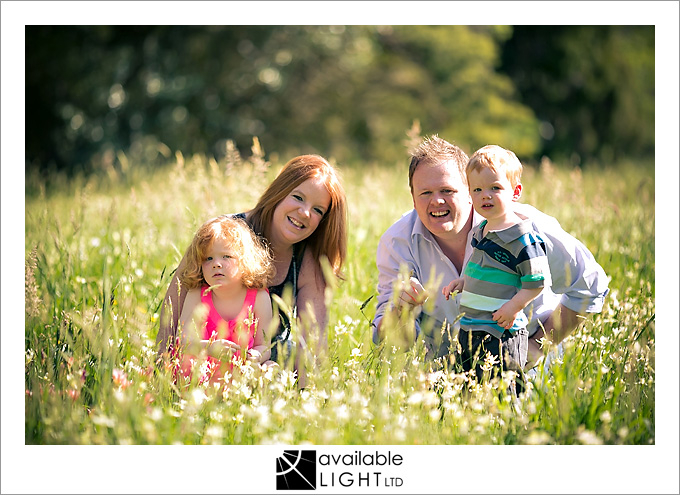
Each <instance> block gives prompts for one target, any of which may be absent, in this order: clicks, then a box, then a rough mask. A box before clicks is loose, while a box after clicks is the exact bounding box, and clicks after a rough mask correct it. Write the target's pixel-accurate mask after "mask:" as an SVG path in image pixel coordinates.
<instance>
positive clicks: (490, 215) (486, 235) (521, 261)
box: [442, 145, 550, 379]
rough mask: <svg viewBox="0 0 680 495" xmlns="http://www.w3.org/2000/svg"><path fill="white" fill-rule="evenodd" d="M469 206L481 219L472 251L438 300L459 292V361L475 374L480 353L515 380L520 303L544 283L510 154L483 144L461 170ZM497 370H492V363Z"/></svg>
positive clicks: (523, 338)
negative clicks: (519, 209) (519, 205)
mask: <svg viewBox="0 0 680 495" xmlns="http://www.w3.org/2000/svg"><path fill="white" fill-rule="evenodd" d="M466 175H467V179H468V185H469V189H470V196H471V198H472V205H473V207H474V209H475V211H476V212H477V213H479V214H480V215H482V216H483V217H484V218H485V220H484V221H483V222H481V224H480V225H479V226H478V227H477V228H475V229H474V230H473V232H472V247H473V252H472V256H471V257H470V259H469V261H468V262H467V264H466V266H465V270H464V272H463V276H462V277H461V278H458V279H455V280H453V281H452V282H451V283H450V284H449V285H448V286H447V287H445V288H444V289H443V291H442V292H443V293H444V296H445V297H446V299H448V298H449V295H450V294H451V292H453V291H456V290H457V291H458V292H461V291H462V294H461V298H460V312H461V314H462V313H464V314H463V316H462V318H461V320H460V326H461V328H460V332H459V334H458V342H459V343H460V345H461V348H462V351H461V362H462V365H463V368H464V370H465V371H470V370H471V369H472V368H473V366H474V367H475V370H476V375H477V378H478V379H480V378H481V377H482V364H483V362H484V359H485V356H486V353H487V352H490V353H491V354H492V355H494V356H496V357H497V358H498V360H497V362H496V365H495V366H494V370H495V371H496V372H497V371H498V369H499V367H500V368H501V369H505V370H514V371H516V372H518V373H519V374H520V376H521V375H522V369H523V367H524V365H525V364H526V362H527V347H528V332H527V322H528V320H527V316H526V315H525V314H524V312H523V311H522V310H523V309H524V308H525V307H526V306H527V304H529V303H530V302H531V301H532V300H534V299H535V298H536V297H538V295H539V294H540V293H541V291H542V290H543V288H544V287H546V286H550V269H549V267H548V258H547V256H546V253H545V247H544V244H543V241H542V239H541V238H540V236H539V235H538V234H537V233H536V232H535V231H534V230H533V228H532V227H531V222H530V221H529V220H522V219H521V218H520V217H519V216H518V215H517V214H516V213H515V211H514V207H513V206H514V205H513V203H514V202H515V201H517V200H518V199H519V197H520V195H521V193H522V184H521V182H520V178H521V175H522V164H521V163H520V161H519V160H518V159H517V157H516V156H515V154H514V153H513V152H512V151H508V150H506V149H503V148H501V147H500V146H495V145H489V146H484V147H483V148H481V149H479V150H477V152H475V154H474V155H472V157H470V160H469V161H468V164H467V168H466ZM499 365H500V366H499Z"/></svg>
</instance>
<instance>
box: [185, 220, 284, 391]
mask: <svg viewBox="0 0 680 495" xmlns="http://www.w3.org/2000/svg"><path fill="white" fill-rule="evenodd" d="M185 258H186V259H187V264H186V266H185V267H184V269H183V270H182V272H181V273H180V275H179V278H180V281H181V283H182V284H183V285H184V286H185V287H186V288H187V289H188V293H187V296H186V300H185V301H184V306H183V308H182V313H181V315H180V329H181V338H182V340H183V344H186V351H187V352H186V353H185V357H184V360H183V362H182V370H183V374H184V375H185V376H189V375H190V373H191V368H192V364H193V362H194V361H195V357H194V356H195V355H196V354H198V353H199V352H200V351H201V350H202V349H205V350H206V351H207V355H208V357H207V361H206V362H205V369H202V370H201V378H200V381H201V382H202V381H208V380H209V381H210V383H215V382H217V381H219V380H221V379H222V378H223V377H224V373H225V372H226V371H230V370H231V369H232V366H233V362H234V361H236V360H244V359H249V360H252V361H255V362H258V363H261V362H264V361H266V360H267V359H269V355H270V350H269V345H268V344H269V342H268V339H267V338H265V332H266V331H267V330H268V327H269V324H270V322H271V320H272V304H271V299H270V297H269V293H268V292H267V289H266V287H267V284H268V282H269V279H270V278H271V276H272V273H273V264H272V260H271V255H270V254H269V251H268V250H267V248H265V247H264V246H263V244H262V243H261V242H260V241H259V240H258V238H257V237H256V236H255V234H254V233H253V231H252V230H251V229H250V228H249V227H248V226H247V225H246V224H245V223H244V222H243V221H242V220H240V219H237V218H233V217H228V216H220V217H217V218H214V219H212V220H209V221H207V222H206V223H205V224H203V225H202V226H201V227H200V228H199V229H198V232H196V235H195V236H194V239H193V241H192V242H191V245H190V246H189V249H188V250H187V252H186V255H185Z"/></svg>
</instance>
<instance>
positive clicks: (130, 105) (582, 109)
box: [26, 26, 654, 172]
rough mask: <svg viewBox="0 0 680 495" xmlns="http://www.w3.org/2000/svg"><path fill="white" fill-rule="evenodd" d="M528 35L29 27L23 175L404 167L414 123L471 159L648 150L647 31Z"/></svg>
mask: <svg viewBox="0 0 680 495" xmlns="http://www.w3.org/2000/svg"><path fill="white" fill-rule="evenodd" d="M552 28H554V27H551V29H552ZM622 28H623V27H622ZM524 29H526V27H520V28H516V29H515V33H516V34H515V37H518V36H519V39H518V40H515V39H514V38H515V37H512V38H511V36H513V28H511V27H508V26H27V27H26V95H27V96H26V157H27V167H28V168H29V169H38V170H43V169H45V168H47V167H49V166H54V167H56V168H57V169H60V170H66V171H69V172H78V171H85V172H92V171H97V170H98V169H99V168H100V167H104V168H106V167H111V166H113V165H116V160H117V159H118V158H117V153H118V152H119V151H123V152H125V153H126V154H127V155H128V158H129V162H130V163H133V164H135V165H140V166H154V165H156V164H159V163H162V162H163V161H164V158H166V157H169V156H170V155H171V153H172V151H175V150H180V151H182V152H184V153H204V154H207V155H213V156H215V157H216V158H218V159H220V158H221V157H222V156H224V155H225V154H226V151H227V141H228V140H231V141H233V142H234V143H235V144H236V146H237V147H238V148H239V149H240V150H242V151H243V152H244V154H247V152H248V150H249V149H250V146H251V143H252V138H253V136H258V137H259V138H260V141H261V143H262V146H263V147H264V149H265V150H266V151H267V152H270V153H272V152H274V151H275V152H276V153H277V154H279V155H280V156H281V157H282V159H286V158H288V157H290V156H293V155H295V154H299V153H309V152H315V153H320V154H322V155H325V156H328V157H334V158H336V159H337V160H338V161H340V162H343V163H350V162H366V161H380V162H384V163H388V164H389V163H395V162H401V163H403V161H404V160H405V157H406V154H405V149H404V144H403V143H404V140H405V138H406V131H407V130H408V129H409V128H410V127H411V125H412V123H413V122H414V121H419V122H420V124H421V126H422V130H423V133H424V134H430V133H438V134H440V135H441V136H442V137H444V138H446V139H449V140H452V141H455V142H456V143H458V144H459V145H460V146H461V147H463V148H464V149H466V150H467V151H469V152H471V151H474V150H475V149H476V148H478V147H479V146H482V145H484V144H487V143H498V144H501V145H503V146H506V147H509V148H511V149H513V150H514V151H515V152H516V153H517V154H518V155H519V156H520V158H522V159H525V158H530V157H534V156H537V155H539V153H541V152H544V153H552V152H558V151H560V152H562V151H564V150H575V151H576V152H577V153H580V154H586V153H596V152H602V153H604V154H606V153H607V152H606V151H602V150H606V149H609V150H611V151H609V153H610V154H612V153H616V152H619V151H621V152H627V151H628V150H629V149H632V147H634V146H637V148H635V149H636V150H638V151H640V152H644V151H645V150H647V149H648V147H649V146H648V143H649V142H650V137H651V143H652V146H653V136H654V133H653V126H652V127H651V129H649V128H648V129H641V128H640V125H639V123H640V122H642V123H645V122H647V120H646V115H647V114H648V113H649V112H650V111H651V112H652V115H653V93H652V94H651V99H650V98H648V97H647V96H644V97H643V98H642V100H641V99H640V94H641V93H645V91H646V88H648V86H649V82H650V81H649V80H647V79H645V78H648V76H649V70H648V69H649V64H650V63H651V67H652V69H653V30H652V34H651V38H650V37H649V35H648V34H647V33H646V32H641V31H638V30H635V29H634V28H631V29H630V30H629V32H627V33H624V32H622V33H621V34H618V33H619V32H618V31H617V30H616V29H614V28H608V29H601V30H597V29H595V30H592V32H591V31H588V30H587V29H585V28H581V27H578V26H577V27H573V28H570V27H564V28H560V29H556V31H557V32H558V35H555V36H554V37H549V36H548V35H547V34H546V33H545V31H537V32H533V31H529V32H528V33H529V34H527V32H525V31H522V30H524ZM581 29H584V30H585V31H583V32H581V31H580V30H581ZM517 33H519V35H518V34H517ZM588 36H590V38H588ZM631 36H634V37H635V39H633V38H632V37H631ZM544 38H545V39H547V40H548V41H547V42H544ZM650 39H651V43H652V45H651V50H650V47H649V40H650ZM522 40H524V41H522ZM539 41H541V43H539ZM586 45H587V47H595V48H593V49H592V50H591V49H589V50H585V48H584V47H585V46H586ZM501 49H504V52H503V53H504V54H505V55H504V59H503V60H504V63H505V67H507V69H506V70H507V72H508V73H509V74H511V75H512V77H513V78H514V79H511V78H510V77H508V76H507V75H505V74H504V73H503V72H502V71H500V70H499V67H500V64H501V61H502V60H501V55H502V52H501ZM513 50H514V52H516V53H515V54H514V55H513ZM583 50H585V51H586V52H587V53H586V54H582V53H581V52H582V51H583ZM650 53H651V55H650ZM513 57H514V58H513ZM636 61H643V62H644V63H643V64H642V65H636V63H635V62H636ZM650 61H651V62H650ZM534 65H536V67H534ZM534 69H535V70H534ZM652 73H653V71H652ZM624 78H625V83H624V82H623V79H624ZM617 83H618V84H617ZM516 85H517V87H520V88H521V89H522V94H521V95H520V93H519V92H518V91H517V90H516ZM651 87H652V88H653V74H652V76H651ZM534 93H538V94H534ZM521 97H523V98H524V101H525V102H526V104H525V103H522V102H521V101H520V98H521ZM565 101H566V102H567V104H566V105H565V104H564V103H565ZM589 105H592V108H591V107H589ZM532 108H533V110H532ZM534 112H536V114H537V115H539V116H540V118H541V120H542V121H544V123H543V124H542V126H541V124H540V123H539V120H538V119H537V118H536V116H535V114H534ZM548 124H549V125H552V126H553V128H554V129H555V130H556V131H555V138H554V139H551V140H548V139H546V137H545V136H546V132H547V131H546V129H547V130H548V131H549V128H548V127H547V126H548ZM563 129H564V130H563ZM566 129H568V130H569V132H566ZM540 132H543V136H544V139H543V145H544V146H545V149H542V142H541V134H540ZM621 141H625V142H621ZM635 143H637V144H635ZM601 145H602V146H601ZM607 146H608V148H606V147H607Z"/></svg>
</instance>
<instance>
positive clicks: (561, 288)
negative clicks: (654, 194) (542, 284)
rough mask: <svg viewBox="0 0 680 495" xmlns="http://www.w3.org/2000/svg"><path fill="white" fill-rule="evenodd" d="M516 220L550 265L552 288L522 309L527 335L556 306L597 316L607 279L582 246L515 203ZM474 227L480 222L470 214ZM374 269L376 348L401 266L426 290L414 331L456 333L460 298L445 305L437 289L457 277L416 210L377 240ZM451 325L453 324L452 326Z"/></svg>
mask: <svg viewBox="0 0 680 495" xmlns="http://www.w3.org/2000/svg"><path fill="white" fill-rule="evenodd" d="M515 211H516V212H517V214H518V215H520V216H522V217H525V218H529V219H531V221H532V223H533V228H534V230H535V231H536V232H538V233H539V235H540V236H541V238H542V239H543V241H544V242H545V248H546V254H547V256H548V263H549V265H550V275H551V278H552V285H551V286H550V287H549V288H547V287H546V288H545V289H544V290H543V292H542V293H541V294H540V295H539V296H538V297H537V298H536V299H534V301H532V302H531V303H530V304H529V305H528V306H527V307H526V309H525V313H526V315H527V316H530V318H529V324H528V326H527V328H528V330H529V335H533V334H534V333H535V332H536V330H537V328H538V323H537V322H538V321H539V320H540V321H545V320H546V319H547V318H548V316H549V315H550V314H551V313H552V311H553V310H554V309H555V308H556V307H557V305H558V304H559V303H562V304H563V305H564V306H566V307H567V308H569V309H571V310H573V311H575V312H577V313H599V312H600V311H602V305H603V304H604V298H605V296H606V295H607V292H608V291H609V289H608V279H607V275H606V274H605V272H604V270H603V269H602V267H601V266H600V265H599V264H598V263H597V262H596V261H595V258H594V257H593V255H592V253H591V252H590V251H589V250H588V248H586V247H585V246H584V245H583V243H581V242H580V241H578V240H577V239H575V238H574V237H573V236H572V235H570V234H568V233H567V232H565V231H564V230H563V229H562V227H561V226H560V224H559V222H558V221H557V220H556V219H555V218H553V217H551V216H549V215H546V214H545V213H542V212H541V211H539V210H537V209H536V208H534V207H533V206H530V205H526V204H522V203H516V204H515ZM473 215H474V216H473V227H475V226H477V225H479V223H481V222H482V221H483V220H484V219H483V217H482V216H481V215H479V214H478V213H477V212H474V213H473ZM471 238H472V230H471V231H470V233H469V234H468V240H467V245H466V248H465V259H464V262H463V267H462V269H463V270H464V269H465V264H466V263H467V261H468V260H469V259H470V255H471V254H472V246H471V244H470V240H471ZM376 265H377V267H378V272H379V275H378V299H377V307H376V313H375V317H374V319H373V341H374V342H376V343H377V342H378V335H377V325H378V322H379V321H380V320H381V319H382V317H383V315H384V313H385V310H386V309H387V308H388V307H389V305H390V304H391V303H390V300H391V299H392V285H393V283H394V282H395V281H397V279H398V276H399V270H400V267H401V266H402V265H403V266H404V267H405V269H406V271H407V272H408V273H412V276H413V277H416V278H417V279H418V280H419V281H420V283H421V284H423V286H424V287H425V288H426V289H428V291H429V295H430V300H431V299H432V298H434V304H432V303H431V302H430V301H428V304H426V305H425V306H424V307H423V311H422V313H421V315H420V316H419V317H418V319H417V321H416V331H417V332H420V329H421V323H422V321H423V318H424V317H425V318H432V319H433V320H434V321H433V322H432V325H426V326H424V327H423V333H424V334H425V335H424V337H426V340H428V339H432V338H433V337H434V336H433V335H427V333H430V334H432V333H435V332H436V333H439V332H440V331H441V329H442V328H443V327H446V325H449V328H450V329H451V330H453V331H454V334H455V332H457V330H458V324H457V322H456V319H457V317H458V314H459V312H460V310H459V304H460V294H459V295H458V296H457V297H456V298H455V300H454V299H453V298H452V299H449V300H448V301H447V300H446V299H445V298H444V296H443V295H442V288H443V287H445V286H446V285H448V284H449V282H451V280H453V279H455V278H458V277H460V276H461V274H460V273H459V272H458V270H457V269H456V267H455V266H454V265H453V263H452V262H451V260H450V259H449V258H447V257H446V255H445V254H444V253H443V252H442V250H441V248H440V247H439V244H437V242H436V241H435V239H434V236H433V235H432V233H431V232H430V231H428V230H427V229H426V228H425V226H424V225H423V223H422V222H421V221H420V219H419V218H418V214H417V213H416V211H415V210H411V211H409V212H407V213H405V214H404V215H403V216H402V217H401V218H400V219H399V220H397V221H396V222H395V223H394V224H393V225H392V226H391V227H390V228H389V229H387V231H386V232H385V233H384V234H383V235H382V237H381V238H380V242H379V243H378V252H377V258H376ZM452 322H456V323H454V324H453V325H452Z"/></svg>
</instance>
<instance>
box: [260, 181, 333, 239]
mask: <svg viewBox="0 0 680 495" xmlns="http://www.w3.org/2000/svg"><path fill="white" fill-rule="evenodd" d="M330 204H331V195H330V194H329V192H328V190H327V189H326V184H325V181H324V179H323V178H322V177H316V178H312V179H307V180H306V181H304V182H303V183H301V184H300V185H299V186H297V187H296V188H294V189H293V190H292V191H291V192H290V194H288V196H286V197H285V198H284V199H283V200H282V201H281V202H280V203H279V204H278V206H277V207H276V209H275V210H274V215H273V218H272V226H271V232H270V239H269V241H270V242H271V243H272V244H274V245H277V244H278V245H282V244H284V245H293V244H295V243H297V242H300V241H302V240H304V239H306V238H307V237H309V236H310V235H312V234H313V233H314V231H315V230H316V228H317V227H318V226H319V223H320V222H321V220H322V219H323V217H324V215H325V214H326V212H328V209H329V208H330Z"/></svg>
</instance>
